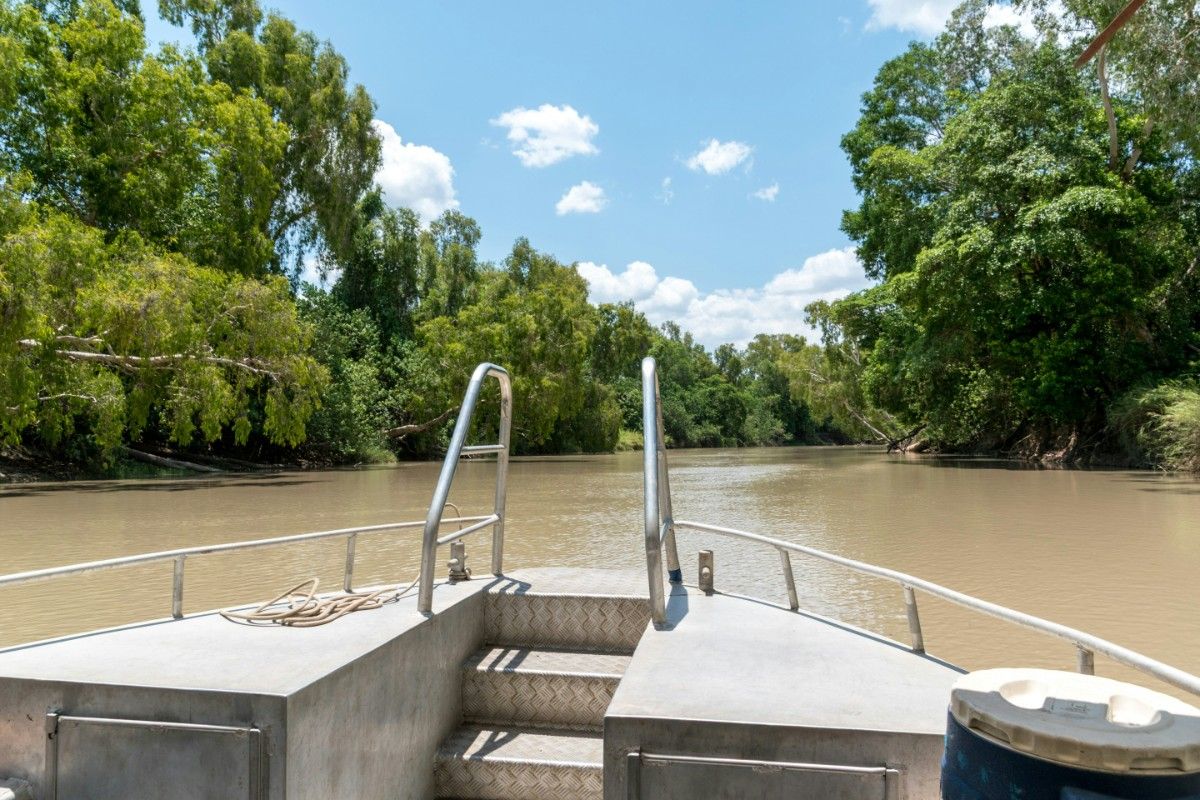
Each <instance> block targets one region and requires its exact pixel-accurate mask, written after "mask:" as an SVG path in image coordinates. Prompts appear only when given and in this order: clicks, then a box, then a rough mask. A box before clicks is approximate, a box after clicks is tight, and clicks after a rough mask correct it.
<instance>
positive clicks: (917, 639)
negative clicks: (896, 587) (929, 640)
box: [904, 586, 925, 653]
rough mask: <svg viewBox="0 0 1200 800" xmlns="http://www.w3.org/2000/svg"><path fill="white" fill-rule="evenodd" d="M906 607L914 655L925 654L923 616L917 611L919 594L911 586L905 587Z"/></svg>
mask: <svg viewBox="0 0 1200 800" xmlns="http://www.w3.org/2000/svg"><path fill="white" fill-rule="evenodd" d="M904 606H905V609H906V610H907V611H908V633H909V635H910V636H911V637H912V649H913V652H914V653H924V652H925V636H924V635H923V634H922V633H921V615H920V613H919V612H918V611H917V594H916V592H914V591H913V589H912V587H911V586H905V587H904Z"/></svg>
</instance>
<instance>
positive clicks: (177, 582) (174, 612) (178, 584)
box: [171, 556, 187, 619]
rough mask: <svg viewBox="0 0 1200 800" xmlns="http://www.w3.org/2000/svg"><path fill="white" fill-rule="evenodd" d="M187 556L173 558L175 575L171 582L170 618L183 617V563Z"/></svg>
mask: <svg viewBox="0 0 1200 800" xmlns="http://www.w3.org/2000/svg"><path fill="white" fill-rule="evenodd" d="M186 558H187V556H175V573H174V575H173V576H172V580H171V616H172V617H174V618H175V619H182V617H183V562H184V559H186Z"/></svg>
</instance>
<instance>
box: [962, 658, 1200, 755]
mask: <svg viewBox="0 0 1200 800" xmlns="http://www.w3.org/2000/svg"><path fill="white" fill-rule="evenodd" d="M950 713H952V714H953V715H954V718H955V719H956V720H958V721H959V723H960V724H961V725H963V727H965V728H967V729H969V730H971V731H973V732H974V733H976V734H979V735H981V736H984V737H985V738H988V739H991V740H992V741H994V742H997V743H999V744H1002V745H1004V746H1006V747H1009V748H1011V749H1013V750H1018V751H1020V752H1023V753H1028V754H1030V755H1033V756H1036V757H1038V758H1041V759H1045V760H1047V761H1052V762H1055V763H1057V764H1062V765H1064V766H1070V767H1079V768H1082V769H1092V770H1102V771H1105V772H1116V773H1134V774H1148V775H1150V774H1152V775H1164V774H1166V775H1170V774H1176V775H1177V774H1180V773H1189V772H1196V771H1200V709H1197V708H1195V707H1194V706H1190V705H1188V704H1187V703H1184V702H1183V701H1181V700H1176V699H1175V698H1173V697H1169V696H1168V695H1165V694H1162V693H1160V692H1154V691H1151V690H1149V689H1145V688H1143V687H1141V686H1135V685H1133V684H1131V683H1122V682H1121V681H1115V680H1111V679H1109V678H1101V677H1098V676H1095V675H1079V674H1077V673H1074V672H1059V671H1056V670H1049V669H987V670H980V671H979V672H972V673H970V674H967V675H964V676H963V677H961V678H959V679H958V681H957V682H956V683H955V684H954V689H953V690H952V691H951V693H950Z"/></svg>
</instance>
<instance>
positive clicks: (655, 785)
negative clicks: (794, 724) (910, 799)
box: [627, 753, 902, 800]
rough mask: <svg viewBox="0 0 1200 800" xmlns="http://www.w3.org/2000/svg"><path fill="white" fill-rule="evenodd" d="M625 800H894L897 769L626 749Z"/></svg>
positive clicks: (896, 796) (898, 785) (897, 788)
mask: <svg viewBox="0 0 1200 800" xmlns="http://www.w3.org/2000/svg"><path fill="white" fill-rule="evenodd" d="M627 767H628V787H629V793H628V798H629V800H641V798H650V797H654V798H691V797H704V796H712V793H713V792H714V791H719V792H720V793H721V794H720V796H721V797H731V798H742V797H745V798H751V797H753V798H756V800H758V799H761V800H794V799H795V798H800V797H813V798H817V797H844V798H854V800H860V799H861V800H899V798H900V797H901V796H902V795H901V792H900V789H901V787H900V779H901V772H900V770H898V769H895V768H893V767H862V766H852V765H843V764H809V763H802V762H795V761H766V760H755V759H743V758H718V757H708V756H684V755H662V754H659V753H630V754H629V755H628V757H627Z"/></svg>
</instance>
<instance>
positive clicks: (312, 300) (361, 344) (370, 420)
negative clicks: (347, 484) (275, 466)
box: [300, 287, 389, 462]
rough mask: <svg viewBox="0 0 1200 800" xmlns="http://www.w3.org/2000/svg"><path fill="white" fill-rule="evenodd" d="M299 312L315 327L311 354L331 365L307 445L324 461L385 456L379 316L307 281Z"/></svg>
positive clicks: (385, 415) (385, 409)
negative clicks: (373, 316)
mask: <svg viewBox="0 0 1200 800" xmlns="http://www.w3.org/2000/svg"><path fill="white" fill-rule="evenodd" d="M300 314H301V317H302V318H303V319H304V321H305V322H307V323H309V324H310V325H311V326H312V329H313V340H312V341H313V344H312V349H311V352H312V355H313V357H314V358H315V359H316V360H317V361H318V362H320V363H321V364H322V365H324V367H325V368H326V369H327V370H328V371H329V378H330V380H329V386H328V388H327V389H326V390H325V392H324V393H323V394H322V396H321V408H320V409H318V410H317V411H316V412H315V413H314V414H313V416H312V418H311V419H310V420H309V422H308V429H307V432H308V436H307V438H306V440H305V443H304V450H305V451H306V452H308V453H310V454H312V455H313V456H314V457H316V458H318V459H320V460H323V461H334V462H362V461H380V460H386V456H385V455H384V454H385V453H387V443H386V442H385V441H384V431H385V429H386V428H388V427H389V426H388V413H387V412H388V407H387V401H388V392H387V387H386V386H385V379H384V370H385V366H384V365H385V363H386V356H385V355H384V353H383V352H382V351H381V349H380V341H381V337H380V332H379V328H378V326H377V325H376V323H375V321H374V320H372V319H371V317H370V315H369V314H368V313H367V312H366V311H364V310H362V309H356V310H348V309H347V308H346V307H345V306H344V305H342V304H341V303H339V302H338V301H337V299H336V297H335V296H333V295H330V294H328V293H325V292H320V291H317V290H315V289H313V288H312V287H308V288H307V289H306V290H305V292H304V294H303V295H302V296H301V299H300Z"/></svg>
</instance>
